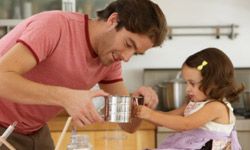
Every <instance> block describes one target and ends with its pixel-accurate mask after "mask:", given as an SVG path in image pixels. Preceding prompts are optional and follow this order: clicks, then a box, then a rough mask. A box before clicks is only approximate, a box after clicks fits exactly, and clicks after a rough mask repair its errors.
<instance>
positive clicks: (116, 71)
mask: <svg viewBox="0 0 250 150" xmlns="http://www.w3.org/2000/svg"><path fill="white" fill-rule="evenodd" d="M119 81H123V79H122V67H121V62H116V63H114V64H113V65H112V67H111V68H110V70H109V72H108V73H107V75H106V77H105V78H104V79H103V80H101V81H100V82H99V83H101V84H110V83H115V82H119Z"/></svg>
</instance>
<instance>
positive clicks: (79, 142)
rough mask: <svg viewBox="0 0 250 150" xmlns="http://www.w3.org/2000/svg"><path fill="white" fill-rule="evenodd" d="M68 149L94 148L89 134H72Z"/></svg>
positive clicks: (90, 149) (82, 149)
mask: <svg viewBox="0 0 250 150" xmlns="http://www.w3.org/2000/svg"><path fill="white" fill-rule="evenodd" d="M67 150H92V145H91V144H90V142H89V137H88V135H79V134H72V135H71V143H69V144H68V146H67Z"/></svg>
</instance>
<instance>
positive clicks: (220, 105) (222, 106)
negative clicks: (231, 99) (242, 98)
mask: <svg viewBox="0 0 250 150" xmlns="http://www.w3.org/2000/svg"><path fill="white" fill-rule="evenodd" d="M204 107H210V108H212V109H214V110H218V111H220V112H221V111H223V110H225V111H227V109H228V105H227V103H225V102H220V101H218V100H215V99H210V100H208V101H207V102H206V104H204Z"/></svg>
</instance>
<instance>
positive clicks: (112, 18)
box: [107, 12, 119, 28]
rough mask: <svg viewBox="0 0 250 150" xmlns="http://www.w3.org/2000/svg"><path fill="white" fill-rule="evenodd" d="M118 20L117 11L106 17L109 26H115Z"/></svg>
mask: <svg viewBox="0 0 250 150" xmlns="http://www.w3.org/2000/svg"><path fill="white" fill-rule="evenodd" d="M118 21H119V15H118V13H117V12H114V13H112V14H111V15H110V16H109V17H108V19H107V24H108V25H109V26H110V27H112V28H115V27H116V26H117V25H118Z"/></svg>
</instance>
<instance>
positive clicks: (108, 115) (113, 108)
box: [99, 96, 144, 123]
mask: <svg viewBox="0 0 250 150" xmlns="http://www.w3.org/2000/svg"><path fill="white" fill-rule="evenodd" d="M104 100H105V103H104V107H102V109H99V113H100V115H101V116H102V117H103V118H104V120H105V121H108V122H117V123H127V122H130V120H131V118H132V117H133V116H132V111H133V107H134V106H135V105H143V103H144V98H143V97H141V96H140V97H132V96H106V97H104Z"/></svg>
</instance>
